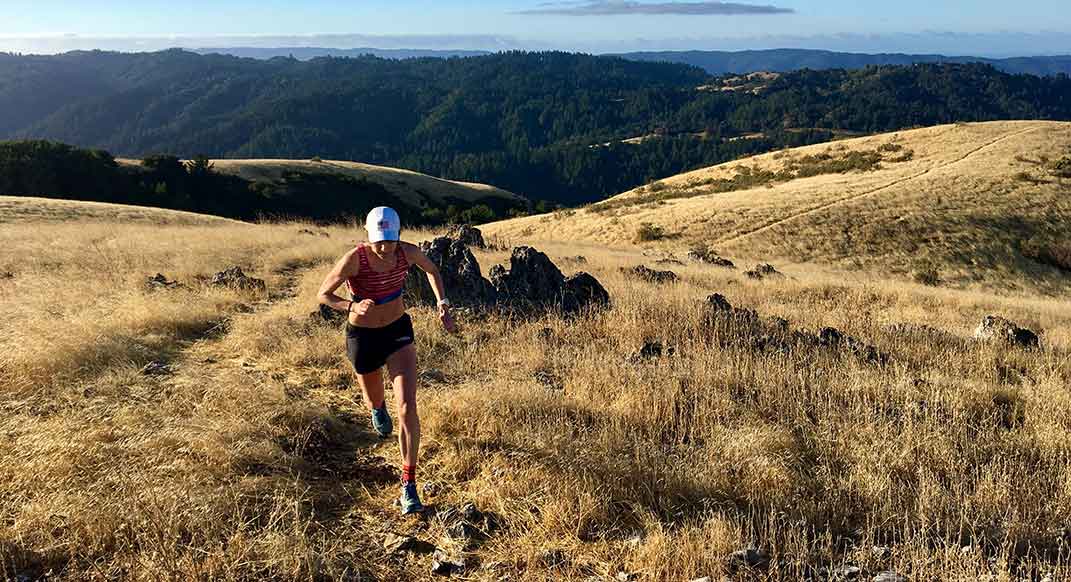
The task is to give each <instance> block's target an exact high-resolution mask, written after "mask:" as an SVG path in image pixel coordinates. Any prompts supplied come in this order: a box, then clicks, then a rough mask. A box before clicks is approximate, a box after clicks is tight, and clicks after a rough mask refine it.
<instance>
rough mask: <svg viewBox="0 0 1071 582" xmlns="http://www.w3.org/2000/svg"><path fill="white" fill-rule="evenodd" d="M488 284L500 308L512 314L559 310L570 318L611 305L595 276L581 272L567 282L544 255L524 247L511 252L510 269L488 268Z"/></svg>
mask: <svg viewBox="0 0 1071 582" xmlns="http://www.w3.org/2000/svg"><path fill="white" fill-rule="evenodd" d="M491 285H492V286H493V287H494V289H495V291H497V293H498V305H499V307H501V308H503V309H505V310H507V311H509V312H511V313H514V314H534V313H538V312H542V311H547V310H551V309H559V310H561V311H562V312H563V313H565V314H567V315H571V314H577V313H580V312H583V311H586V310H589V309H599V308H606V307H609V305H610V295H609V293H607V292H606V289H605V288H603V286H602V285H601V284H600V283H599V282H598V281H597V280H596V279H595V278H594V277H592V276H591V275H589V274H587V273H583V272H581V273H577V274H575V275H573V276H571V277H569V278H568V279H567V278H566V277H565V276H564V275H563V274H562V272H561V270H560V269H558V267H557V266H556V265H555V264H554V263H553V262H552V261H551V260H550V259H549V258H548V257H547V255H545V254H544V253H542V252H540V251H538V250H536V249H534V248H532V247H527V246H523V247H517V248H515V249H513V254H512V255H511V256H510V268H509V269H506V268H505V267H503V266H501V265H495V266H494V267H493V268H492V269H491Z"/></svg>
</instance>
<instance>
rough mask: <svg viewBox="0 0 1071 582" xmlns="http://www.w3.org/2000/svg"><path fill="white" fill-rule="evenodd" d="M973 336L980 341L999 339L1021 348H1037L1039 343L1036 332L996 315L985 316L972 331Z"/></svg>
mask: <svg viewBox="0 0 1071 582" xmlns="http://www.w3.org/2000/svg"><path fill="white" fill-rule="evenodd" d="M974 337H975V339H978V340H982V341H1000V342H1004V343H1006V344H1009V345H1013V346H1018V347H1021V348H1037V347H1040V345H1041V341H1040V339H1038V335H1037V334H1036V333H1034V332H1032V331H1030V330H1029V329H1024V328H1021V327H1019V326H1018V325H1016V324H1015V323H1013V322H1011V321H1008V320H1007V319H1004V318H1003V317H1000V316H996V315H987V316H985V318H984V319H982V323H980V324H978V328H977V329H976V330H975V331H974Z"/></svg>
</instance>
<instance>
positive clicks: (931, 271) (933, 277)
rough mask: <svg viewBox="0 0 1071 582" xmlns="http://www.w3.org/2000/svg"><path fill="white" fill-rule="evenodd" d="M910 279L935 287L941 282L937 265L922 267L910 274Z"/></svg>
mask: <svg viewBox="0 0 1071 582" xmlns="http://www.w3.org/2000/svg"><path fill="white" fill-rule="evenodd" d="M912 279H914V280H915V282H916V283H918V284H920V285H928V286H930V287H936V286H938V285H940V284H941V273H940V271H938V270H937V267H932V266H928V267H922V268H920V269H918V270H916V271H915V272H914V273H913V274H912Z"/></svg>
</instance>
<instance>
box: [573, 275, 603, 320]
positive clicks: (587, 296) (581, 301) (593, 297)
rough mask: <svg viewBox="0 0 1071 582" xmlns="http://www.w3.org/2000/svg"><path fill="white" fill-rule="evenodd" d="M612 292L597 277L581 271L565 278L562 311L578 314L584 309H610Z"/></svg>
mask: <svg viewBox="0 0 1071 582" xmlns="http://www.w3.org/2000/svg"><path fill="white" fill-rule="evenodd" d="M609 307H610V294H609V293H607V292H606V288H604V287H603V286H602V284H601V283H599V281H598V280H597V279H595V277H592V276H591V275H589V274H587V273H584V272H580V273H577V274H575V275H573V276H571V277H567V278H566V279H565V284H564V290H563V292H562V311H563V312H564V313H566V314H576V313H581V312H584V311H594V310H600V309H608V308H609Z"/></svg>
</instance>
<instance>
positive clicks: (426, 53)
mask: <svg viewBox="0 0 1071 582" xmlns="http://www.w3.org/2000/svg"><path fill="white" fill-rule="evenodd" d="M193 52H195V53H199V54H202V55H210V54H219V55H231V56H235V57H245V58H252V59H273V58H276V57H293V58H295V59H298V60H300V61H308V60H311V59H315V58H319V57H362V56H368V55H371V56H374V57H379V58H381V59H418V58H425V57H432V58H440V59H448V58H451V57H479V56H483V55H489V54H491V53H490V51H467V50H435V49H381V48H372V47H359V48H349V49H339V48H324V47H281V48H261V47H225V48H198V49H193Z"/></svg>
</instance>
